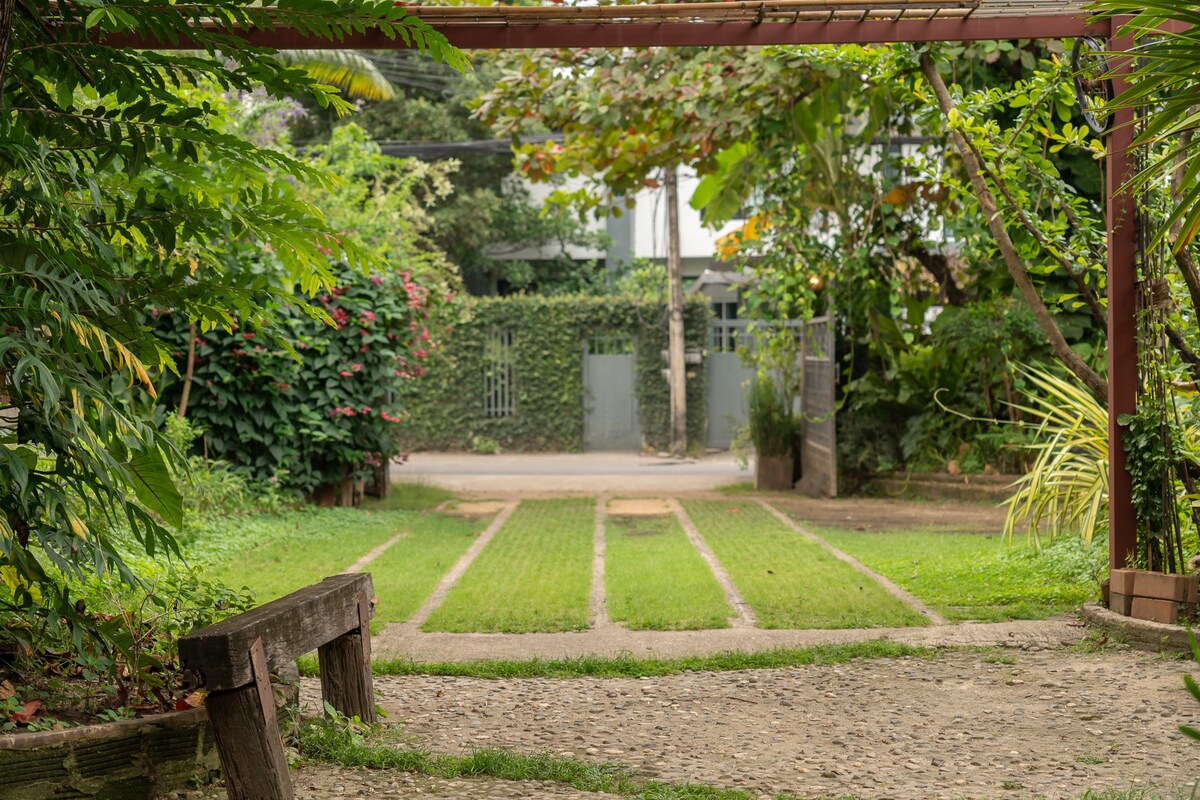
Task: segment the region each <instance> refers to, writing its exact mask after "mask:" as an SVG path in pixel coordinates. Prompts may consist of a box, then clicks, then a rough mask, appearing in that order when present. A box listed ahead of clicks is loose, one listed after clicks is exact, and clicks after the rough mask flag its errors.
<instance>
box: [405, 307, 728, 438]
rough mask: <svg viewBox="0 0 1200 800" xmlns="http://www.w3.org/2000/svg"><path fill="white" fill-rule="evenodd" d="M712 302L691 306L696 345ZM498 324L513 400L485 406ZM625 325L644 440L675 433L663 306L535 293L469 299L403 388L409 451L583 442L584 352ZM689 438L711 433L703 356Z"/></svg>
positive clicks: (691, 381) (693, 375) (693, 385)
mask: <svg viewBox="0 0 1200 800" xmlns="http://www.w3.org/2000/svg"><path fill="white" fill-rule="evenodd" d="M707 321H708V303H707V299H705V298H692V299H690V300H689V301H688V303H687V308H686V313H685V328H686V341H687V346H688V347H689V348H703V347H704V346H705V345H706V344H707V336H708V327H707ZM493 331H507V332H509V333H510V334H511V345H510V347H509V351H508V352H509V354H510V358H511V369H512V376H513V387H514V394H513V409H512V413H511V414H508V415H505V416H492V417H489V416H487V415H486V412H485V403H484V394H485V391H486V389H485V379H484V374H485V369H486V367H485V357H486V341H487V339H488V337H489V336H490V335H492V332H493ZM605 333H612V334H626V335H629V336H630V337H632V339H633V342H634V345H633V347H634V354H635V361H636V367H635V369H636V384H637V404H638V416H639V422H640V427H641V432H642V438H643V441H644V445H645V446H646V447H647V448H649V449H652V450H661V449H665V448H666V447H667V446H668V442H669V438H670V436H669V418H670V412H669V391H668V388H667V382H666V380H665V379H664V378H663V376H662V370H663V368H664V367H665V366H666V365H665V362H664V361H663V358H662V351H663V349H665V348H666V346H667V344H666V341H667V340H666V336H667V321H666V315H665V313H664V309H663V306H662V305H661V304H658V303H645V302H642V301H640V300H639V299H637V298H633V297H534V296H516V297H505V298H488V299H474V300H467V301H464V304H463V306H462V310H461V314H460V317H459V319H458V320H457V322H456V323H455V324H454V325H453V327H452V329H451V330H450V331H448V332H447V333H446V334H445V335H444V337H443V341H442V347H440V348H439V349H438V350H437V351H435V352H433V353H432V354H431V355H430V358H429V360H428V362H427V363H426V365H425V377H424V378H423V379H422V380H421V381H417V382H414V383H408V384H405V385H404V386H402V387H401V390H400V394H399V395H398V399H399V401H400V404H401V405H403V406H404V408H405V409H406V412H407V415H408V416H407V418H406V420H405V422H404V424H403V425H402V426H400V430H401V434H400V441H401V445H402V447H403V448H405V449H411V450H465V449H478V450H492V449H494V448H495V447H501V448H504V449H511V450H526V451H537V450H572V451H577V450H581V449H582V448H583V423H584V382H583V353H584V347H585V343H586V341H587V339H588V337H589V336H591V335H594V334H605ZM687 403H688V441H689V442H690V443H691V444H692V445H693V446H695V445H697V444H702V443H703V441H704V433H705V419H706V415H705V374H704V367H703V365H702V364H701V365H694V366H690V367H689V373H688V396H687Z"/></svg>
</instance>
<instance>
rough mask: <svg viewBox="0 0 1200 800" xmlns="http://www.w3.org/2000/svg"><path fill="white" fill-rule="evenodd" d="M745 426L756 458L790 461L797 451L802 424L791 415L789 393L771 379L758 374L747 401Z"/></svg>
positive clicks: (768, 376)
mask: <svg viewBox="0 0 1200 800" xmlns="http://www.w3.org/2000/svg"><path fill="white" fill-rule="evenodd" d="M746 402H747V406H748V411H747V417H748V420H747V426H748V429H749V437H750V441H751V442H752V443H753V444H754V452H755V453H757V454H758V455H759V456H764V457H772V458H790V457H791V456H792V455H793V454H794V453H795V452H796V450H797V448H798V443H797V440H798V437H799V436H800V433H801V428H802V424H801V423H802V420H801V418H800V417H798V416H797V415H795V414H793V413H792V400H791V393H790V392H788V391H787V390H786V388H785V387H784V386H782V385H777V384H776V382H775V380H774V378H772V377H771V376H770V375H767V374H760V375H759V376H758V377H757V378H756V379H755V381H754V384H753V385H752V386H751V387H750V395H749V397H748V398H747V401H746Z"/></svg>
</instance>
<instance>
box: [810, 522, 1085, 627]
mask: <svg viewBox="0 0 1200 800" xmlns="http://www.w3.org/2000/svg"><path fill="white" fill-rule="evenodd" d="M813 532H814V533H817V534H818V535H820V536H822V537H824V538H825V539H826V540H827V541H828V542H829V543H830V544H832V545H833V546H834V547H837V548H838V549H840V550H843V551H845V552H847V553H849V554H850V555H852V556H854V557H855V558H857V559H858V560H859V561H861V562H862V563H864V564H866V565H867V566H868V567H870V568H871V569H873V570H875V571H876V572H879V573H881V574H883V575H886V576H887V577H889V578H891V579H892V580H893V581H895V582H896V583H897V584H899V585H900V586H902V587H904V588H905V589H906V590H907V591H909V592H911V593H912V594H913V595H914V596H916V597H917V598H919V599H920V600H922V601H924V602H925V603H927V604H929V605H930V606H932V607H933V608H935V609H936V610H937V611H938V612H939V613H940V614H941V615H942V616H944V617H946V619H949V620H968V619H970V620H981V621H987V622H994V621H999V620H1005V619H1010V618H1012V619H1044V618H1046V617H1048V616H1052V615H1054V614H1059V613H1064V612H1068V611H1071V610H1073V609H1075V608H1077V607H1079V606H1080V605H1081V604H1082V603H1083V602H1085V601H1086V600H1090V599H1093V598H1094V597H1096V596H1098V594H1099V577H1098V576H1097V575H1096V574H1095V572H1094V571H1095V569H1096V567H1097V566H1098V565H1101V564H1103V563H1104V558H1105V554H1104V547H1103V542H1099V541H1097V542H1095V543H1094V546H1093V547H1092V548H1090V549H1089V548H1086V547H1084V545H1083V544H1082V543H1081V542H1080V541H1079V539H1078V538H1077V537H1072V536H1061V537H1059V539H1058V540H1056V541H1055V542H1053V543H1052V544H1051V545H1050V546H1048V547H1046V548H1044V549H1043V551H1042V552H1041V553H1038V552H1037V551H1036V550H1034V549H1033V548H1032V547H1029V546H1028V545H1026V544H1024V543H1023V542H1016V543H1014V544H1012V545H1010V544H1008V543H1007V542H1006V541H1005V540H1004V538H1003V537H1001V536H989V535H980V534H968V533H936V532H869V533H867V532H860V531H835V530H814V531H813Z"/></svg>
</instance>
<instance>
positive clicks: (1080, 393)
mask: <svg viewBox="0 0 1200 800" xmlns="http://www.w3.org/2000/svg"><path fill="white" fill-rule="evenodd" d="M1026 377H1027V379H1028V380H1029V382H1030V383H1031V384H1032V385H1033V386H1034V387H1036V388H1037V390H1038V394H1036V395H1034V398H1033V402H1034V405H1032V406H1030V407H1026V408H1024V409H1022V410H1023V411H1024V412H1025V413H1026V415H1027V416H1029V417H1031V418H1032V419H1033V420H1035V421H1036V422H1037V425H1038V427H1037V433H1036V438H1037V439H1038V440H1039V441H1037V442H1036V443H1035V444H1032V445H1030V449H1031V450H1032V451H1033V452H1034V453H1036V454H1037V458H1036V461H1035V462H1034V465H1033V468H1032V469H1030V470H1029V471H1028V472H1026V474H1025V475H1024V476H1023V477H1022V478H1021V480H1020V482H1019V483H1018V484H1017V491H1016V492H1015V493H1014V494H1013V496H1012V497H1010V498H1009V499H1008V501H1007V505H1008V516H1007V518H1006V519H1005V522H1004V532H1005V535H1006V536H1008V537H1011V536H1013V534H1014V532H1015V531H1016V529H1017V527H1019V526H1020V527H1024V528H1025V530H1026V537H1027V538H1029V539H1030V540H1032V541H1034V542H1040V540H1041V537H1042V535H1043V531H1044V532H1045V533H1046V534H1048V535H1049V537H1050V538H1053V537H1055V536H1057V535H1058V534H1060V533H1062V532H1063V531H1064V530H1069V531H1078V532H1079V535H1080V536H1082V537H1083V540H1084V541H1086V542H1090V541H1091V540H1092V538H1093V537H1094V536H1096V535H1097V534H1099V535H1101V536H1103V535H1104V534H1105V533H1106V532H1107V530H1108V413H1107V412H1106V410H1105V409H1104V407H1103V406H1101V405H1100V404H1099V403H1098V402H1097V401H1096V398H1095V397H1093V396H1092V394H1091V393H1090V392H1088V391H1087V390H1086V389H1084V388H1082V387H1080V386H1077V385H1075V384H1073V383H1071V382H1069V381H1067V380H1065V379H1063V378H1061V377H1059V376H1057V375H1054V374H1052V373H1050V372H1046V371H1044V370H1040V369H1036V368H1028V369H1027V370H1026ZM1043 525H1048V527H1046V528H1043Z"/></svg>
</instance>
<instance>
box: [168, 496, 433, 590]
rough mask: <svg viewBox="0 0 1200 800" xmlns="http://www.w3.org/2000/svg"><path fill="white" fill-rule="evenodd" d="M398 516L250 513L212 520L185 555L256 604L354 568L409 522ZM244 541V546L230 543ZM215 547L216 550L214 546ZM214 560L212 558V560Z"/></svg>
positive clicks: (403, 515) (342, 512)
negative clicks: (249, 594)
mask: <svg viewBox="0 0 1200 800" xmlns="http://www.w3.org/2000/svg"><path fill="white" fill-rule="evenodd" d="M413 519H414V515H412V514H406V513H403V512H389V513H369V512H364V511H361V510H358V509H352V508H336V509H335V508H329V509H321V510H320V511H318V512H316V513H314V512H311V511H292V512H285V513H282V514H252V515H247V516H244V517H230V518H228V519H224V520H213V521H212V522H211V523H210V526H211V529H210V530H207V531H205V532H202V533H201V534H200V537H204V536H205V535H206V534H207V541H206V540H205V538H198V539H197V541H196V546H195V547H193V548H189V549H188V551H187V552H186V555H187V556H188V560H189V562H190V563H197V564H205V563H209V564H215V566H214V567H213V570H212V575H213V577H215V578H217V579H219V580H221V581H222V582H224V583H225V584H226V585H228V586H235V587H241V586H245V587H247V588H249V589H250V590H251V591H253V592H254V594H255V597H256V599H257V600H258V602H259V603H265V602H267V601H268V600H274V599H275V598H278V597H282V596H283V595H285V594H289V593H291V592H294V591H296V590H297V589H300V588H303V587H305V586H308V585H309V584H310V583H317V582H318V581H320V580H322V579H323V578H326V577H328V576H329V575H333V574H335V573H337V572H338V571H340V570H342V569H344V568H345V567H347V566H349V565H350V564H352V563H354V562H355V561H356V560H357V559H358V558H360V557H361V556H363V555H364V554H365V553H367V552H369V551H370V550H372V549H373V548H375V547H377V546H379V545H381V544H383V543H384V542H386V541H387V540H388V539H390V538H391V537H392V536H395V535H396V533H398V532H399V531H401V530H403V529H404V527H405V526H406V525H408V524H410V523H411V522H412V520H413ZM239 535H242V536H244V537H245V538H244V541H245V542H246V545H244V546H242V547H238V546H237V545H236V543H235V542H234V541H230V540H235V539H236V537H237V536H239ZM218 542H220V543H222V545H223V546H221V547H220V548H219V549H218V548H216V547H215V545H216V544H217V543H218ZM214 556H215V557H214Z"/></svg>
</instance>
